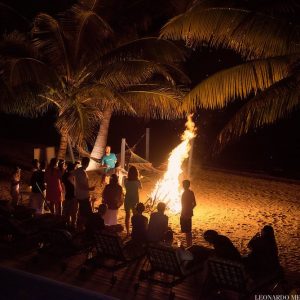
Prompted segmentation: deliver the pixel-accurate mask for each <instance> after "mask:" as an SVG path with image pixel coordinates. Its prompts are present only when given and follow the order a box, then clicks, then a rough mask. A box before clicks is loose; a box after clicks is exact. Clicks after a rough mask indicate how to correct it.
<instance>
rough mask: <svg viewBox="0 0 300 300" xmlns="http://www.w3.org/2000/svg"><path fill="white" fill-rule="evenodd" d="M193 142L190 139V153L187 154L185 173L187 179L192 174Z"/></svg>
mask: <svg viewBox="0 0 300 300" xmlns="http://www.w3.org/2000/svg"><path fill="white" fill-rule="evenodd" d="M194 140H195V139H192V140H191V149H190V153H189V161H188V171H187V176H188V179H190V178H191V173H192V164H193V150H194Z"/></svg>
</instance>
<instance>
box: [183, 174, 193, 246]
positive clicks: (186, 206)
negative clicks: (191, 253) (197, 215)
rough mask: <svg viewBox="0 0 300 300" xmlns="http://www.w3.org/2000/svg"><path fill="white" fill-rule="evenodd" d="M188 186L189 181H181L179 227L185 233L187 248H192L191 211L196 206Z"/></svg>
mask: <svg viewBox="0 0 300 300" xmlns="http://www.w3.org/2000/svg"><path fill="white" fill-rule="evenodd" d="M190 185H191V183H190V181H189V180H183V182H182V186H183V189H184V192H183V193H182V196H181V215H180V226H181V232H183V233H185V237H186V244H187V247H190V246H192V216H193V209H194V207H195V206H196V199H195V195H194V192H193V191H191V190H190Z"/></svg>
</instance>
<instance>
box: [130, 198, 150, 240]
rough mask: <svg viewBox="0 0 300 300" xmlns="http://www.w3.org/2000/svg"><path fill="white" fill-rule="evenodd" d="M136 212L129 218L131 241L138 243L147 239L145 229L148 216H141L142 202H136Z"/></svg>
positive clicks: (146, 228)
mask: <svg viewBox="0 0 300 300" xmlns="http://www.w3.org/2000/svg"><path fill="white" fill-rule="evenodd" d="M135 209H136V212H137V214H136V215H134V216H133V217H132V218H131V223H132V232H131V238H132V240H133V241H135V242H138V243H144V242H146V241H147V230H148V218H147V217H145V216H143V212H144V210H145V205H144V204H143V203H141V202H140V203H137V204H136V207H135Z"/></svg>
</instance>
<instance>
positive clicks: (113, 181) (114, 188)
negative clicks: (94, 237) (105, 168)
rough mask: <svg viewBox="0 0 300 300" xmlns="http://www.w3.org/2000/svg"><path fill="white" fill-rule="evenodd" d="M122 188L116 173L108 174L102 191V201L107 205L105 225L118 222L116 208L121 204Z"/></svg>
mask: <svg viewBox="0 0 300 300" xmlns="http://www.w3.org/2000/svg"><path fill="white" fill-rule="evenodd" d="M123 197H124V195H123V189H122V187H121V186H120V185H119V183H118V177H117V175H116V174H112V175H111V176H110V181H109V184H107V185H106V186H105V188H104V190H103V193H102V198H103V200H102V203H103V204H106V205H107V211H106V213H105V215H104V222H105V225H108V226H112V225H117V224H118V210H119V208H120V207H121V206H122V204H123V199H124V198H123Z"/></svg>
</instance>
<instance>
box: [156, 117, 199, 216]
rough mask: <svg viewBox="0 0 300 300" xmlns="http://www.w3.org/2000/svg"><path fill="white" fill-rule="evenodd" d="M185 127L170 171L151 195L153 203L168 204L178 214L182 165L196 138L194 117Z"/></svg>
mask: <svg viewBox="0 0 300 300" xmlns="http://www.w3.org/2000/svg"><path fill="white" fill-rule="evenodd" d="M185 126H186V130H185V131H184V133H183V135H182V136H181V140H182V142H181V143H180V144H179V145H178V146H177V147H176V148H175V149H173V150H172V152H171V154H170V156H169V159H168V169H167V171H166V173H165V174H164V176H163V178H162V179H160V180H159V181H158V182H157V183H156V185H155V187H154V190H153V191H152V193H151V194H150V198H151V199H152V201H155V203H158V202H164V203H166V204H167V206H168V209H169V210H170V211H172V212H173V213H178V212H179V211H180V210H181V194H182V189H181V184H180V182H179V176H180V174H181V173H182V172H183V171H182V169H181V167H182V163H183V161H184V160H185V159H187V158H188V156H189V151H190V149H191V140H192V139H193V138H194V137H195V136H196V127H195V123H194V122H193V121H192V115H189V116H188V120H187V122H186V123H185Z"/></svg>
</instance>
